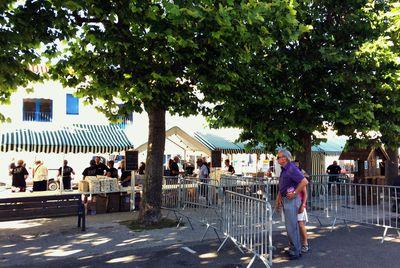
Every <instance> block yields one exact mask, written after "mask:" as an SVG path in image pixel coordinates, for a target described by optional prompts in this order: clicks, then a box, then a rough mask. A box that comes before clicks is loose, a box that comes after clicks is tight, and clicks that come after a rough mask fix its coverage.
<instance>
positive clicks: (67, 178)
mask: <svg viewBox="0 0 400 268" xmlns="http://www.w3.org/2000/svg"><path fill="white" fill-rule="evenodd" d="M61 173H62V182H63V187H64V189H66V190H70V189H71V180H72V177H71V174H73V175H75V171H74V170H73V169H72V167H70V166H68V161H67V160H64V165H63V166H62V167H60V168H59V169H58V175H57V177H58V176H61Z"/></svg>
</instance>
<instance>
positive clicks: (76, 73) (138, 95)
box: [15, 0, 305, 223]
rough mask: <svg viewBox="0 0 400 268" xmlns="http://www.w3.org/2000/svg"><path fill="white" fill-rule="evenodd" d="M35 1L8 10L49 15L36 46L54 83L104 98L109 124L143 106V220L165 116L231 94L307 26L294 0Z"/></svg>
mask: <svg viewBox="0 0 400 268" xmlns="http://www.w3.org/2000/svg"><path fill="white" fill-rule="evenodd" d="M38 2H41V3H42V6H40V5H37V6H36V8H35V6H32V5H33V4H34V3H36V1H26V4H25V5H21V6H20V7H19V9H18V10H17V11H15V12H18V14H20V15H21V16H22V15H24V16H27V17H28V18H31V17H32V18H34V17H36V16H37V15H40V11H41V10H42V9H43V10H45V12H46V13H47V14H46V22H45V23H40V24H38V25H37V27H43V29H44V30H43V31H45V32H50V33H54V34H53V35H52V37H53V38H54V37H56V38H57V42H49V43H46V42H45V41H44V42H43V45H42V47H44V48H46V49H44V51H45V53H44V55H46V56H47V57H48V58H50V59H51V60H50V61H49V63H51V65H52V67H51V68H50V72H51V77H52V78H53V79H59V80H61V81H62V83H63V84H64V85H67V86H70V87H74V88H76V89H77V95H78V96H80V97H83V98H86V100H87V101H88V102H91V103H94V101H95V100H101V101H102V105H100V106H98V109H99V110H100V111H102V112H104V113H105V114H106V115H107V116H109V117H110V118H114V119H115V118H116V117H118V116H119V115H123V114H125V113H128V112H132V111H142V109H143V108H144V109H145V110H146V112H147V113H148V114H149V119H150V120H149V122H150V125H149V141H148V144H149V147H148V156H147V163H146V178H145V183H144V196H143V199H142V205H141V215H142V220H143V221H144V222H147V223H151V222H154V221H157V220H158V219H159V217H160V206H161V182H162V180H161V176H162V169H163V167H162V164H163V163H162V159H163V152H164V143H165V112H166V111H170V112H171V113H177V114H180V115H189V114H195V113H198V110H199V109H198V108H199V105H201V104H203V103H206V102H214V100H216V99H218V98H219V97H220V96H225V95H230V94H237V92H236V91H238V90H239V91H241V89H240V88H238V87H235V86H232V85H234V84H235V83H236V82H237V81H238V80H239V79H240V77H239V76H240V75H241V72H240V70H236V69H235V68H236V66H238V65H240V66H242V67H241V68H246V67H245V66H246V65H247V64H248V62H250V61H251V60H252V59H253V58H254V57H258V56H259V55H258V54H256V53H254V52H255V51H260V48H261V47H262V48H263V50H264V51H268V50H270V49H275V47H276V44H277V43H281V44H286V43H288V42H294V41H295V40H296V39H297V37H298V35H299V34H300V33H301V32H302V31H304V30H305V28H304V27H303V26H302V25H301V24H299V23H298V21H297V19H296V11H295V7H296V6H295V2H293V1H278V0H273V1H252V0H248V1H232V0H226V1H211V0H203V1H187V0H185V1H167V0H160V1H131V0H118V1H116V0H114V1H111V0H108V1H94V0H69V1H61V0H52V1H50V0H49V1H38ZM28 9H29V10H28ZM243 66H244V67H243ZM120 102H122V104H123V105H118V104H120Z"/></svg>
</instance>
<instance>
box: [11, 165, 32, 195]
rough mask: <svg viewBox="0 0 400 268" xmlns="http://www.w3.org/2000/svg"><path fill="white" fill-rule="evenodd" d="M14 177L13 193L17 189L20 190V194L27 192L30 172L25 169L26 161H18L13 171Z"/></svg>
mask: <svg viewBox="0 0 400 268" xmlns="http://www.w3.org/2000/svg"><path fill="white" fill-rule="evenodd" d="M10 173H11V176H12V187H14V188H13V189H12V192H13V193H14V192H15V188H19V191H20V192H25V191H26V181H25V180H26V179H27V178H28V175H29V173H28V170H26V168H25V167H24V161H23V160H18V162H17V166H16V167H14V168H13V169H12V170H11V172H10Z"/></svg>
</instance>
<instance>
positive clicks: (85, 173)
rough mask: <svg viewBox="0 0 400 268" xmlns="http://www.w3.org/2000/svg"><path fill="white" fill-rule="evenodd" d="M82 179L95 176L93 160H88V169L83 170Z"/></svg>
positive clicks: (95, 166)
mask: <svg viewBox="0 0 400 268" xmlns="http://www.w3.org/2000/svg"><path fill="white" fill-rule="evenodd" d="M82 175H83V179H85V178H86V177H87V176H96V175H97V165H96V161H95V160H90V167H87V168H85V170H84V171H83V172H82Z"/></svg>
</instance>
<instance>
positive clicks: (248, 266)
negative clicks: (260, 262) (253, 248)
mask: <svg viewBox="0 0 400 268" xmlns="http://www.w3.org/2000/svg"><path fill="white" fill-rule="evenodd" d="M256 258H257V256H256V255H254V256H253V258H251V261H250V262H249V264H248V265H247V268H250V267H251V266H252V265H253V263H254V261H255V260H256Z"/></svg>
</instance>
